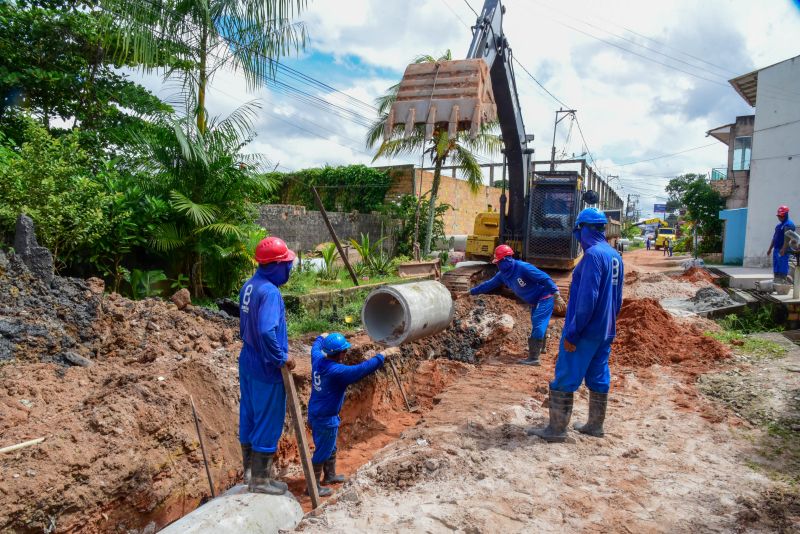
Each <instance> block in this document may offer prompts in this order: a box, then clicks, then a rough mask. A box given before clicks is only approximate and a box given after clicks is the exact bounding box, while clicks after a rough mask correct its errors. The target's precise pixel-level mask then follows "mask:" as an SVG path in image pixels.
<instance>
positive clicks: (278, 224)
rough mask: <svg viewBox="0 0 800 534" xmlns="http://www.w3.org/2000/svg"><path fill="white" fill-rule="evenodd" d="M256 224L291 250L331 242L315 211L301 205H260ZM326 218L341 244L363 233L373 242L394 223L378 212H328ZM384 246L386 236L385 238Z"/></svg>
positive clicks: (304, 248) (390, 230)
mask: <svg viewBox="0 0 800 534" xmlns="http://www.w3.org/2000/svg"><path fill="white" fill-rule="evenodd" d="M259 212H260V214H259V218H258V224H259V225H260V226H262V227H264V228H266V229H267V230H268V231H269V233H270V235H274V236H276V237H280V238H281V239H283V240H284V241H286V244H287V245H289V248H292V249H294V250H313V249H314V248H315V247H316V246H317V245H319V244H320V243H325V242H329V241H331V237H330V234H329V233H328V228H327V227H326V226H325V221H323V219H322V214H321V213H320V212H318V211H310V210H306V208H305V207H303V206H289V205H285V204H268V205H264V206H260V207H259ZM328 218H329V219H330V221H331V225H333V228H334V230H336V235H337V236H338V237H339V240H340V241H342V244H345V243H347V242H348V241H349V240H350V239H351V238H352V239H356V240H359V239H360V236H361V234H362V233H364V234H369V236H370V239H371V240H373V241H375V240H378V239H380V238H381V236H382V235H391V233H392V227H391V225H392V224H393V223H391V222H390V223H388V226H387V222H386V221H384V219H383V217H381V216H380V215H377V214H365V213H341V212H336V211H329V212H328ZM386 243H387V245H391V243H389V239H387V241H386Z"/></svg>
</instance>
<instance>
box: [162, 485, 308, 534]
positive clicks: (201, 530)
mask: <svg viewBox="0 0 800 534" xmlns="http://www.w3.org/2000/svg"><path fill="white" fill-rule="evenodd" d="M302 519H303V509H302V508H301V507H300V503H299V502H297V500H296V499H295V498H294V496H292V494H291V493H288V492H287V493H286V494H285V495H264V494H261V493H248V492H247V488H246V487H245V486H244V485H241V484H240V485H238V486H234V487H233V488H231V489H230V490H228V491H226V492H225V494H224V495H220V496H219V497H217V498H216V499H212V500H210V501H208V502H207V503H206V504H204V505H203V506H201V507H200V508H198V509H197V510H194V511H193V512H191V513H189V514H188V515H185V516H183V517H182V518H181V519H178V520H177V521H175V522H174V523H172V524H170V525H169V526H167V527H165V528H164V529H162V530H161V531H160V532H161V534H248V533H251V532H261V533H264V534H270V533H271V534H278V533H279V532H286V531H287V530H293V529H294V528H295V527H296V526H297V525H298V523H300V521H301V520H302Z"/></svg>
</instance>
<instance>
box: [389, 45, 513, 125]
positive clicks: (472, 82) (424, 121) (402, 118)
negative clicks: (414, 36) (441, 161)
mask: <svg viewBox="0 0 800 534" xmlns="http://www.w3.org/2000/svg"><path fill="white" fill-rule="evenodd" d="M496 120H497V105H496V104H495V100H494V93H493V92H492V83H491V78H490V77H489V66H488V65H487V64H486V61H484V60H483V59H482V58H477V59H457V60H450V61H437V62H435V63H413V64H411V65H409V66H408V67H406V71H405V73H404V74H403V79H402V80H400V86H399V88H398V91H397V99H396V100H395V102H394V104H393V105H392V107H391V109H390V110H389V117H388V120H387V121H386V126H385V128H384V131H383V137H384V139H385V140H388V139H389V138H390V137H391V136H392V133H393V132H394V129H395V128H396V127H397V126H399V125H403V126H404V127H405V137H410V136H411V135H412V133H413V132H414V130H415V127H416V126H418V125H425V139H426V140H429V139H431V138H432V137H433V133H434V131H435V130H436V129H437V128H444V127H446V128H447V130H448V135H449V136H450V137H455V136H456V134H457V133H458V132H462V131H469V133H470V136H471V137H473V138H474V137H475V136H477V135H478V133H479V132H480V129H481V125H482V124H484V123H486V122H493V121H496Z"/></svg>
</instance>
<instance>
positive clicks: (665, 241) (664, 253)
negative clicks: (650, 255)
mask: <svg viewBox="0 0 800 534" xmlns="http://www.w3.org/2000/svg"><path fill="white" fill-rule="evenodd" d="M662 254H663V255H664V256H666V255H667V254H669V239H665V240H664V249H663V253H662Z"/></svg>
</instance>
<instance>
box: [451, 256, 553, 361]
mask: <svg viewBox="0 0 800 534" xmlns="http://www.w3.org/2000/svg"><path fill="white" fill-rule="evenodd" d="M513 256H514V250H513V249H512V248H511V247H510V246H508V245H500V246H498V247H497V248H496V249H494V259H492V263H495V264H497V268H498V272H497V274H496V275H494V276H493V277H492V278H490V279H489V280H487V281H486V282H484V283H482V284H480V285H478V286H475V287H473V288H472V289H470V290H469V294H470V295H481V294H483V293H489V292H490V291H493V290H495V289H497V288H498V287H500V286H501V285H503V284H505V285H506V286H508V287H510V288H511V290H512V291H514V293H515V294H516V295H517V296H518V297H519V298H521V299H522V300H523V301H525V302H526V303H528V304H529V305H530V307H531V335H530V337H529V338H528V357H527V358H526V359H524V360H520V361H519V363H521V364H524V365H540V363H539V355H540V354H541V353H542V352H544V350H545V348H546V347H545V340H546V334H547V325H548V324H549V323H550V316H551V315H553V306H554V304H556V305H563V304H564V300H563V299H562V298H561V295H560V294H559V292H558V286H556V284H555V282H553V279H552V278H550V276H548V275H547V273H545V272H543V271H540V270H539V269H537V268H536V267H534V266H533V265H531V264H530V263H527V262H524V261H521V260H515V259H514V258H513ZM456 298H458V296H456ZM556 301H558V302H557V303H556Z"/></svg>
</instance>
